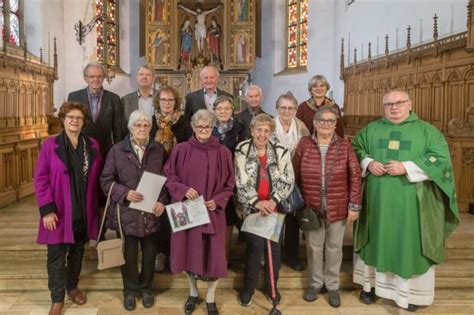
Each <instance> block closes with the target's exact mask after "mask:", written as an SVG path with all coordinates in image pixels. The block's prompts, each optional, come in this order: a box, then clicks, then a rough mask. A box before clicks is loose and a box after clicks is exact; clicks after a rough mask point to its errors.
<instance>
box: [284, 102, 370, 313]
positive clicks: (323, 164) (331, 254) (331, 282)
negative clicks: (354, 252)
mask: <svg viewBox="0 0 474 315" xmlns="http://www.w3.org/2000/svg"><path fill="white" fill-rule="evenodd" d="M337 119H338V111H337V110H336V109H335V107H334V106H332V105H325V106H321V107H320V108H318V110H317V111H316V114H315V116H314V128H315V130H316V132H315V134H314V135H313V136H312V137H305V138H303V139H301V141H300V143H299V144H298V146H297V148H296V151H295V155H294V157H293V167H294V169H295V176H296V180H297V183H298V184H299V185H300V187H301V192H302V194H303V197H304V201H305V205H306V207H308V208H311V210H312V211H315V212H316V215H317V217H318V218H319V220H320V222H321V227H320V228H318V229H316V230H312V231H305V232H304V234H305V239H306V252H307V257H308V269H309V285H310V286H309V288H308V289H307V290H306V292H305V293H304V299H305V300H306V301H308V302H312V301H314V300H316V299H317V297H318V293H319V292H320V291H321V288H322V287H323V285H325V286H326V288H327V290H328V296H329V298H328V300H329V304H330V305H331V306H333V307H339V306H340V305H341V300H340V297H339V293H338V290H339V270H340V267H341V262H342V240H343V237H344V230H345V228H346V221H347V222H349V223H351V222H353V221H354V220H357V218H358V215H359V210H360V208H361V206H360V205H361V171H360V167H359V164H358V161H357V157H356V155H355V153H354V151H353V150H352V146H351V144H350V143H349V141H348V140H346V139H344V138H341V137H340V136H339V135H337V134H336V125H337Z"/></svg>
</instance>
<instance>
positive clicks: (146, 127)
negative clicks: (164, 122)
mask: <svg viewBox="0 0 474 315" xmlns="http://www.w3.org/2000/svg"><path fill="white" fill-rule="evenodd" d="M133 127H135V128H137V129H142V128H143V129H148V128H150V124H133Z"/></svg>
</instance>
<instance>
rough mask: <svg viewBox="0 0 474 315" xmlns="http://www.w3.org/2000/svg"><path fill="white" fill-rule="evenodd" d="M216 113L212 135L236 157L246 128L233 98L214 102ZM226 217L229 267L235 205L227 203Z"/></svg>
mask: <svg viewBox="0 0 474 315" xmlns="http://www.w3.org/2000/svg"><path fill="white" fill-rule="evenodd" d="M213 108H214V113H216V117H217V121H216V124H215V125H214V128H213V129H212V135H213V136H214V137H217V138H218V139H219V142H220V143H221V144H223V145H225V146H226V148H227V149H229V150H230V152H232V155H234V151H235V147H236V146H237V144H238V143H239V142H241V141H243V140H244V139H245V134H246V132H245V127H244V125H243V124H242V123H241V122H240V121H239V120H237V119H234V117H233V115H232V114H233V111H234V107H233V106H232V98H230V97H228V96H226V95H221V96H218V97H217V99H216V100H215V102H214V106H213ZM225 217H226V222H227V231H226V239H225V248H226V258H227V265H228V266H229V263H230V240H231V238H232V230H233V227H234V225H236V224H237V225H239V224H238V223H239V222H238V221H239V219H238V217H237V214H236V213H235V206H234V203H233V202H232V201H231V202H229V203H227V207H226V208H225Z"/></svg>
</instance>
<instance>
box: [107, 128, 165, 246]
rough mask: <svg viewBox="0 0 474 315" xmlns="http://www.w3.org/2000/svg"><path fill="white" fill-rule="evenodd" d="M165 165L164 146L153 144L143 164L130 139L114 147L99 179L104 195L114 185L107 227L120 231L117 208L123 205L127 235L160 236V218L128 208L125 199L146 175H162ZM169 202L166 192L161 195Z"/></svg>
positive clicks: (144, 157)
mask: <svg viewBox="0 0 474 315" xmlns="http://www.w3.org/2000/svg"><path fill="white" fill-rule="evenodd" d="M163 163H164V149H163V146H162V145H161V144H159V143H157V142H155V141H150V143H149V144H148V146H147V148H146V150H145V154H144V156H143V160H142V163H140V160H139V159H138V156H137V154H136V153H135V151H134V150H133V148H132V144H131V141H130V137H128V136H127V137H126V138H125V139H124V140H122V141H121V142H119V143H117V144H115V145H114V146H113V147H112V149H111V150H110V152H109V154H108V155H107V159H106V161H105V165H104V170H103V171H102V175H101V176H100V185H101V187H102V190H103V191H104V193H105V194H108V192H109V189H110V186H111V185H112V183H113V182H115V185H114V187H113V189H112V195H111V197H110V205H109V209H108V210H107V218H106V223H105V226H106V227H107V228H109V229H111V230H115V231H118V230H119V226H118V220H117V210H116V204H117V203H118V204H119V205H120V220H121V223H122V230H123V233H124V234H125V235H130V236H136V237H144V236H146V235H150V234H152V233H156V232H158V229H159V218H157V217H156V216H155V215H154V214H152V213H149V212H144V211H140V210H135V209H131V208H129V207H128V206H129V204H130V202H129V201H128V200H127V199H126V196H127V194H128V192H129V191H130V190H135V189H136V188H137V186H138V183H139V182H140V179H141V177H142V174H143V172H144V171H147V172H150V173H155V174H160V175H161V174H162V168H163ZM158 201H160V202H162V203H163V204H164V203H165V202H166V189H165V188H163V190H162V191H161V194H160V197H159V200H158Z"/></svg>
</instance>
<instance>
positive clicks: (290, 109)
mask: <svg viewBox="0 0 474 315" xmlns="http://www.w3.org/2000/svg"><path fill="white" fill-rule="evenodd" d="M278 109H281V111H283V112H292V111H294V110H295V109H296V107H284V106H280V107H278Z"/></svg>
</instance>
